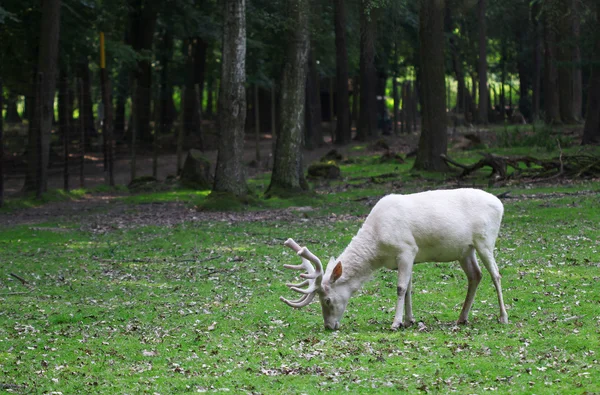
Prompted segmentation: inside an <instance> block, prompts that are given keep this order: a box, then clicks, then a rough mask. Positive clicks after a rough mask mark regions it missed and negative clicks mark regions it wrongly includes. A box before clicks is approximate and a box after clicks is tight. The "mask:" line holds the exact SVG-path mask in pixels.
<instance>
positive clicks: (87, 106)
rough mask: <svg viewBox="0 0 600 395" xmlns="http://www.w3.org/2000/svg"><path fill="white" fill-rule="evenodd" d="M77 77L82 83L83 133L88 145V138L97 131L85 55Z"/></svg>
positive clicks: (88, 68)
mask: <svg viewBox="0 0 600 395" xmlns="http://www.w3.org/2000/svg"><path fill="white" fill-rule="evenodd" d="M79 78H81V83H82V85H83V103H82V104H83V117H84V118H83V121H84V125H85V135H86V136H87V139H86V141H87V142H88V145H89V141H90V138H91V137H96V135H97V133H98V132H97V130H96V125H95V123H94V111H93V107H92V106H93V100H92V78H91V76H90V66H89V63H88V59H87V57H86V58H84V59H82V62H81V63H80V64H79ZM88 148H89V147H88Z"/></svg>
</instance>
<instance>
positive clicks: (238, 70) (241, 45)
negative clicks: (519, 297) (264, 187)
mask: <svg viewBox="0 0 600 395" xmlns="http://www.w3.org/2000/svg"><path fill="white" fill-rule="evenodd" d="M223 18H224V20H223V44H222V45H223V46H222V59H221V85H220V90H219V103H218V107H219V109H218V112H219V130H220V134H219V143H218V145H219V147H218V149H219V151H218V154H217V167H216V171H215V183H214V188H213V189H214V191H215V192H224V193H230V194H233V195H235V196H238V197H242V196H245V195H246V194H247V192H248V186H247V184H246V174H245V171H244V165H243V162H242V157H243V153H244V126H245V124H246V88H245V86H244V84H245V82H246V1H245V0H225V1H224V3H223ZM303 91H304V90H303Z"/></svg>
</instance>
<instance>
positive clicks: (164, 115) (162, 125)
mask: <svg viewBox="0 0 600 395" xmlns="http://www.w3.org/2000/svg"><path fill="white" fill-rule="evenodd" d="M160 52H161V53H160V54H159V56H160V63H161V69H160V83H159V85H160V89H159V102H158V108H159V111H158V124H159V128H158V130H160V134H162V135H165V134H168V133H169V132H170V131H171V128H172V127H173V122H174V121H175V116H176V114H175V105H174V104H173V84H172V82H171V78H170V63H171V60H172V58H173V34H172V33H171V31H170V30H169V29H166V30H165V31H164V33H163V39H162V45H161V48H160Z"/></svg>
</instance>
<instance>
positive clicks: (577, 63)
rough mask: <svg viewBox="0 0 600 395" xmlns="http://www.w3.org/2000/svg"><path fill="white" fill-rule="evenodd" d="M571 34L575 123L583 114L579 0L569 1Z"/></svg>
mask: <svg viewBox="0 0 600 395" xmlns="http://www.w3.org/2000/svg"><path fill="white" fill-rule="evenodd" d="M570 11H571V12H570V14H571V34H572V37H573V41H574V42H573V48H572V52H571V57H572V61H573V115H574V116H575V119H576V120H577V121H580V120H581V117H582V114H583V80H582V73H581V48H580V45H579V39H580V36H581V21H580V20H581V14H580V10H579V0H572V1H571V10H570Z"/></svg>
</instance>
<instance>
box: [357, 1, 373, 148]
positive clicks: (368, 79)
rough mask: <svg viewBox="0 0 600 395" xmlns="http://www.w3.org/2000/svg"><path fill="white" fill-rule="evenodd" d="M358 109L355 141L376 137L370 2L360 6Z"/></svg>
mask: <svg viewBox="0 0 600 395" xmlns="http://www.w3.org/2000/svg"><path fill="white" fill-rule="evenodd" d="M360 7H361V8H360V108H359V110H358V111H359V115H358V130H357V133H356V139H357V140H361V141H365V140H368V139H372V138H374V137H375V136H377V94H376V89H377V70H376V68H375V38H376V35H377V27H376V26H377V25H376V20H375V15H374V14H375V12H376V5H375V4H374V2H373V1H372V0H362V1H361V4H360Z"/></svg>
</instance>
